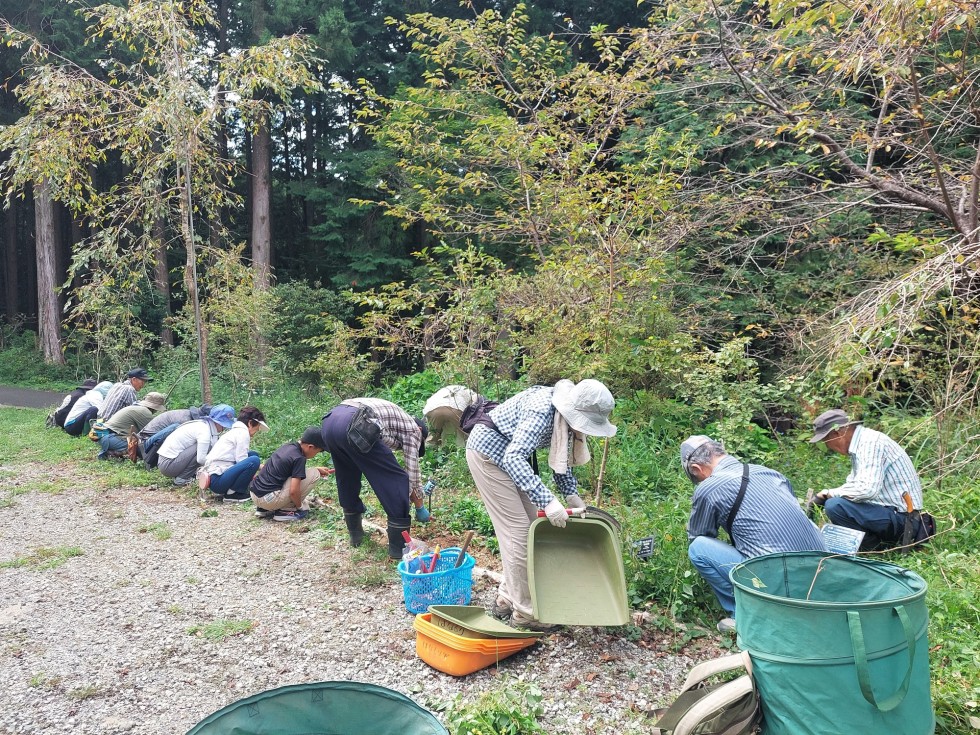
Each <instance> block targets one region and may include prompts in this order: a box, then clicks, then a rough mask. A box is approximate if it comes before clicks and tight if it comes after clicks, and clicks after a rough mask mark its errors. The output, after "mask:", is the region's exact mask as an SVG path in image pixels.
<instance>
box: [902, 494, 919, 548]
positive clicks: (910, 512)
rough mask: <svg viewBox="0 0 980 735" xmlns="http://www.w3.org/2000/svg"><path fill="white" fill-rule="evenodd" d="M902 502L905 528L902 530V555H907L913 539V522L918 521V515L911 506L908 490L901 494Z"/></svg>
mask: <svg viewBox="0 0 980 735" xmlns="http://www.w3.org/2000/svg"><path fill="white" fill-rule="evenodd" d="M902 500H904V501H905V528H903V529H902V553H903V554H907V553H909V551H911V549H912V540H913V538H914V537H915V533H914V531H915V522H916V521H917V520H918V517H917V516H918V515H919V514H918V513H917V512H916V510H915V507H914V506H913V505H912V496H911V495H910V494H909V492H908V490H906V491H905V492H903V493H902Z"/></svg>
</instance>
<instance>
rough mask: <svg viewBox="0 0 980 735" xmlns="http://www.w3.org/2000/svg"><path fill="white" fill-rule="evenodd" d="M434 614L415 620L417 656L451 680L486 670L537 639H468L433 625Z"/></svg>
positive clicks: (532, 643)
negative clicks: (451, 678) (454, 677)
mask: <svg viewBox="0 0 980 735" xmlns="http://www.w3.org/2000/svg"><path fill="white" fill-rule="evenodd" d="M431 618H432V614H431V613H422V614H421V615H416V616H415V622H414V623H413V627H414V628H415V630H416V635H415V652H416V653H417V654H418V657H419V658H420V659H422V660H423V661H425V662H426V663H427V664H429V666H431V667H432V668H434V669H438V670H439V671H442V672H443V673H445V674H449V675H450V676H466V675H467V674H472V673H473V672H474V671H479V670H480V669H485V668H486V667H487V666H492V665H493V664H495V663H497V662H498V661H502V660H503V659H505V658H507V657H508V656H513V655H514V654H515V653H517V652H518V651H521V650H523V649H525V648H528V647H529V646H533V645H534V644H535V642H536V641H537V639H536V638H508V639H501V638H464V637H462V636H458V635H456V634H455V633H452V632H451V631H448V630H444V629H443V628H439V627H438V626H435V625H433V624H432V623H431Z"/></svg>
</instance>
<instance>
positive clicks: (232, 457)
mask: <svg viewBox="0 0 980 735" xmlns="http://www.w3.org/2000/svg"><path fill="white" fill-rule="evenodd" d="M268 428H269V425H268V424H267V423H266V422H265V415H264V414H263V413H262V412H261V411H260V410H259V409H257V408H256V407H255V406H245V407H243V408H242V410H241V411H239V412H238V420H237V421H236V422H235V423H234V424H232V426H231V428H230V429H228V430H227V431H226V432H224V433H223V434H222V435H221V436H220V437H219V438H218V441H217V443H215V445H214V446H213V447H212V448H211V451H210V452H208V456H207V459H206V460H205V462H204V467H202V468H201V469H200V470H198V473H197V479H198V487H200V488H201V492H202V493H203V492H204V491H205V490H210V491H211V493H212V495H214V496H217V497H219V498H221V499H223V500H224V502H226V503H244V502H245V501H246V500H249V499H250V498H251V496H250V495H249V493H248V486H249V483H251V482H252V478H253V477H254V476H255V473H256V472H258V469H259V465H260V464H261V462H262V460H261V459H259V454H258V452H253V451H252V450H251V449H250V448H249V447H250V446H251V443H252V437H253V436H255V435H256V434H258V433H259V432H260V431H264V430H266V429H268Z"/></svg>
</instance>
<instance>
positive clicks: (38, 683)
mask: <svg viewBox="0 0 980 735" xmlns="http://www.w3.org/2000/svg"><path fill="white" fill-rule="evenodd" d="M60 684H61V677H60V676H48V675H47V674H45V673H43V672H41V671H39V672H37V673H36V674H34V676H32V677H31V678H30V679H29V680H28V682H27V686H30V687H37V688H38V689H56V688H57V687H58V686H59V685H60Z"/></svg>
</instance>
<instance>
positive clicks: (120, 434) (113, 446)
mask: <svg viewBox="0 0 980 735" xmlns="http://www.w3.org/2000/svg"><path fill="white" fill-rule="evenodd" d="M166 408H167V397H166V396H165V395H163V393H147V394H146V398H144V399H143V400H142V401H137V402H136V403H134V404H133V405H132V406H126V408H124V409H122V410H120V411H116V413H114V414H113V416H112V418H111V419H109V420H108V421H106V422H105V428H106V429H107V430H108V431H106V432H105V433H104V434H103V435H102V436H100V437H99V446H101V447H102V451H101V452H99V459H109V458H117V457H124V456H125V455H126V448H127V446H128V442H127V437H128V436H129V435H130V434H131V433H132V434H136V433H139V430H140V429H142V428H143V427H144V426H146V425H147V424H148V423H150V419H152V418H153V414H154V413H159V412H160V411H163V410H164V409H166Z"/></svg>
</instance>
